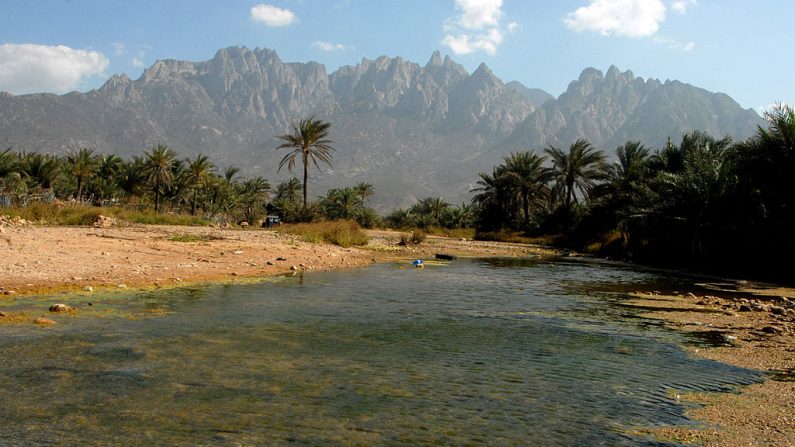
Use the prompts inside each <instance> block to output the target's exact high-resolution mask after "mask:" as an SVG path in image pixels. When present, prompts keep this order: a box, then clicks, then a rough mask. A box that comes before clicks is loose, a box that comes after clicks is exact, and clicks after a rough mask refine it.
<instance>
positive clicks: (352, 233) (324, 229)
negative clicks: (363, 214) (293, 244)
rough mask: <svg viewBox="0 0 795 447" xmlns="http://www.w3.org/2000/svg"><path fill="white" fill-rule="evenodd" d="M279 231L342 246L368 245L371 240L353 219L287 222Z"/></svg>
mask: <svg viewBox="0 0 795 447" xmlns="http://www.w3.org/2000/svg"><path fill="white" fill-rule="evenodd" d="M278 231H279V232H284V233H289V234H295V235H297V236H300V237H301V238H302V239H303V240H305V241H307V242H314V243H322V242H326V243H330V244H334V245H339V246H340V247H353V246H361V245H366V244H367V242H368V241H369V239H368V237H367V235H366V234H364V231H362V228H361V227H360V226H359V224H357V223H356V222H354V221H351V220H335V221H326V222H314V223H300V224H287V225H282V226H281V227H280V228H279V230H278Z"/></svg>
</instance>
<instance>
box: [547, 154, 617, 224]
mask: <svg viewBox="0 0 795 447" xmlns="http://www.w3.org/2000/svg"><path fill="white" fill-rule="evenodd" d="M545 152H546V153H547V154H548V155H549V156H550V158H551V159H552V169H551V171H550V172H551V174H552V180H554V182H555V185H554V186H553V188H552V194H553V196H554V197H555V198H557V200H558V201H559V202H562V204H563V206H564V207H565V208H566V209H570V208H571V205H572V203H575V204H577V203H579V202H578V200H577V192H579V193H580V195H581V196H582V197H583V198H587V197H588V195H589V194H590V193H591V189H593V187H594V186H595V185H596V181H597V180H599V179H600V178H601V176H602V169H601V166H602V163H603V162H604V154H603V153H602V152H600V151H598V150H596V149H594V147H593V146H591V143H588V142H587V141H585V140H582V139H580V140H577V141H575V142H574V143H573V144H572V145H571V146H569V153H568V154H567V153H565V152H563V151H562V150H560V149H558V148H556V147H554V146H549V148H547V149H546V151H545Z"/></svg>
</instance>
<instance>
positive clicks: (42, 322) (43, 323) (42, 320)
mask: <svg viewBox="0 0 795 447" xmlns="http://www.w3.org/2000/svg"><path fill="white" fill-rule="evenodd" d="M33 324H38V325H41V326H48V325H50V324H55V322H54V321H52V320H50V319H49V318H44V317H39V318H36V319H35V320H33Z"/></svg>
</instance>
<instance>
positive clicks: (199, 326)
mask: <svg viewBox="0 0 795 447" xmlns="http://www.w3.org/2000/svg"><path fill="white" fill-rule="evenodd" d="M665 281H676V279H671V278H666V277H661V276H659V275H655V274H651V273H647V272H638V271H632V270H628V269H626V268H625V267H621V266H616V265H610V266H605V265H599V264H592V263H570V262H539V261H534V260H504V259H501V260H483V261H466V260H464V261H457V262H454V263H451V264H449V265H446V266H431V267H429V268H426V269H424V270H416V269H405V270H401V269H399V268H397V266H393V265H380V266H374V267H372V268H368V269H364V270H359V271H351V272H342V273H312V274H310V275H306V276H304V275H296V276H295V277H289V278H283V279H281V280H279V281H277V282H274V283H267V284H254V285H236V286H232V285H227V286H215V287H206V288H197V289H181V290H171V291H160V292H154V293H146V294H140V295H131V296H130V295H128V296H126V298H125V299H126V301H125V302H124V304H123V305H124V306H128V307H130V308H133V309H134V308H136V306H140V307H143V308H153V309H167V310H168V312H167V313H164V314H162V315H161V316H158V317H157V318H144V319H122V318H115V319H86V318H83V319H78V320H76V321H75V323H74V324H70V325H64V326H61V327H58V328H57V329H56V330H53V331H42V330H39V329H38V328H28V327H25V328H24V329H16V330H17V331H21V332H17V333H16V336H14V337H11V336H10V335H7V334H6V335H2V336H0V355H2V358H3V359H4V362H3V363H2V366H0V402H3V405H2V406H0V418H2V420H3V421H4V430H3V431H2V432H0V444H4V445H6V444H10V445H14V444H19V445H49V444H60V445H69V444H74V445H77V444H80V445H85V444H107V443H108V442H112V443H118V444H124V445H144V444H153V443H154V444H171V445H177V444H182V445H195V444H213V445H237V444H243V445H251V444H253V445H263V444H267V445H279V444H290V445H296V444H297V445H335V444H336V445H351V444H356V445H450V444H461V445H479V444H494V445H560V446H563V445H567V446H568V445H666V444H659V443H655V442H654V441H652V440H648V439H636V438H632V437H631V436H629V435H628V434H627V433H629V429H631V428H632V427H637V426H654V425H660V424H687V423H689V421H688V420H687V419H686V418H685V417H684V416H683V407H682V406H681V405H679V404H678V403H677V402H676V401H675V400H674V399H672V398H671V396H672V395H673V393H679V392H685V391H713V390H730V389H732V387H734V386H736V385H741V384H747V383H751V382H753V381H755V380H759V377H758V375H757V374H756V373H754V372H751V371H747V370H742V369H739V368H734V367H730V366H727V365H722V364H719V363H715V362H710V361H704V360H697V359H693V358H691V357H689V356H688V355H686V354H685V353H684V352H683V351H682V350H681V349H679V348H678V347H677V346H678V344H679V343H681V342H682V341H683V339H682V337H681V336H679V335H677V334H672V333H670V332H667V331H665V330H664V329H662V328H661V327H659V326H657V325H654V324H648V321H646V320H642V319H639V318H637V317H636V315H634V314H633V313H632V311H631V310H629V309H626V308H623V307H620V306H614V305H613V303H615V302H616V300H617V299H618V294H620V292H619V291H616V290H610V288H607V287H605V285H607V284H613V285H615V284H620V285H622V287H624V286H626V287H638V284H640V283H644V284H650V283H651V284H655V283H658V282H665ZM94 299H95V301H97V300H96V298H94ZM113 300H119V298H118V297H117V298H113ZM117 305H119V306H121V305H122V304H119V303H117ZM0 330H6V328H0Z"/></svg>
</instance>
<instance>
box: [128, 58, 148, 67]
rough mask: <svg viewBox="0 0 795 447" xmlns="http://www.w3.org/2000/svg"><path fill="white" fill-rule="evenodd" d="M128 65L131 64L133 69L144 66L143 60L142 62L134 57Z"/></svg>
mask: <svg viewBox="0 0 795 447" xmlns="http://www.w3.org/2000/svg"><path fill="white" fill-rule="evenodd" d="M130 63H131V64H132V66H133V67H135V68H143V67H144V65H145V64H144V60H143V59H141V58H140V57H134V58H132V60H131V61H130Z"/></svg>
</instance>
